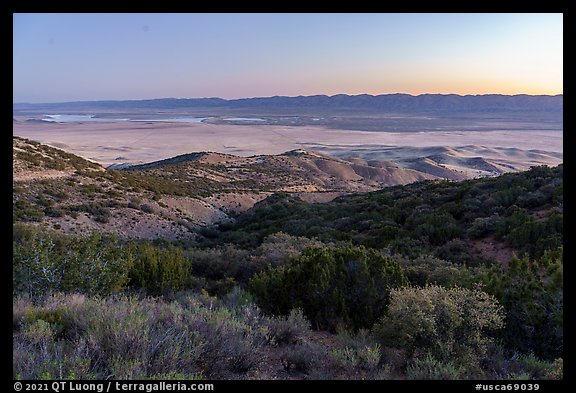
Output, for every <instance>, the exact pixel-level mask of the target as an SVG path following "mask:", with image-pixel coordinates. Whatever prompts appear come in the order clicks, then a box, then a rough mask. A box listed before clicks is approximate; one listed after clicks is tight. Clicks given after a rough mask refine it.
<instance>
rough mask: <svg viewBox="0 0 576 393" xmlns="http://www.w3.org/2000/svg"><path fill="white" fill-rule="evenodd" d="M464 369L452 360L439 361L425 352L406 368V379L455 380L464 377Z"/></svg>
mask: <svg viewBox="0 0 576 393" xmlns="http://www.w3.org/2000/svg"><path fill="white" fill-rule="evenodd" d="M465 374H466V370H465V368H464V367H463V366H462V365H455V364H454V363H452V362H445V363H442V362H439V361H438V360H436V359H434V357H432V355H430V354H427V355H426V356H425V357H424V358H423V359H416V360H414V361H413V362H412V363H411V364H409V365H408V367H407V368H406V379H417V380H422V379H425V380H455V379H465V378H466V375H465Z"/></svg>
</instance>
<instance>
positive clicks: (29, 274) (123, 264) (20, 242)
mask: <svg viewBox="0 0 576 393" xmlns="http://www.w3.org/2000/svg"><path fill="white" fill-rule="evenodd" d="M20 232H21V231H20ZM12 264H13V265H12V271H13V284H14V285H13V290H14V292H15V293H27V294H28V295H29V296H31V297H38V296H44V295H46V294H50V293H53V292H69V291H74V292H81V293H86V294H101V295H106V294H109V293H112V292H118V291H121V290H123V289H124V288H125V287H126V285H127V283H128V272H129V269H130V267H131V265H132V258H131V255H130V254H129V253H127V252H126V250H125V249H124V248H123V247H120V246H117V245H116V244H115V242H114V240H113V239H108V238H104V237H103V236H101V235H98V234H95V235H91V236H88V237H78V238H76V237H66V236H52V235H49V234H47V233H42V232H40V231H31V233H29V234H27V235H25V236H22V237H20V236H19V237H17V238H15V239H14V243H13V253H12Z"/></svg>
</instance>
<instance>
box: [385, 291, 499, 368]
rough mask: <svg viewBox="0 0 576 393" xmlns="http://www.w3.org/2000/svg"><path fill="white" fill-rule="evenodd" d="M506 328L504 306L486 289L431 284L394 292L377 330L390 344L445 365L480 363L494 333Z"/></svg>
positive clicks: (387, 344)
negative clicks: (452, 360) (483, 290)
mask: <svg viewBox="0 0 576 393" xmlns="http://www.w3.org/2000/svg"><path fill="white" fill-rule="evenodd" d="M503 326H504V314H503V312H502V307H501V306H500V305H499V304H498V302H497V301H496V300H495V299H494V298H493V297H492V296H490V295H488V294H486V293H484V292H482V291H480V290H469V289H464V288H458V287H454V288H449V289H446V288H444V287H441V286H436V285H429V286H426V287H423V288H400V289H394V290H392V292H391V294H390V305H389V307H388V310H387V312H386V315H385V316H384V317H383V318H382V319H381V320H380V321H379V322H378V323H377V324H376V325H375V326H374V334H375V336H376V337H377V338H378V339H379V340H380V341H381V343H382V345H384V346H392V347H396V348H405V349H408V350H409V351H410V352H411V353H413V354H416V353H430V354H431V355H432V356H433V357H434V358H435V359H437V360H439V361H443V362H444V361H449V360H451V359H459V361H462V362H469V363H476V362H477V361H478V360H479V359H480V358H482V357H483V356H484V355H485V352H486V349H487V344H488V343H490V342H491V338H490V336H489V334H490V333H491V332H492V331H494V330H497V329H500V328H502V327H503Z"/></svg>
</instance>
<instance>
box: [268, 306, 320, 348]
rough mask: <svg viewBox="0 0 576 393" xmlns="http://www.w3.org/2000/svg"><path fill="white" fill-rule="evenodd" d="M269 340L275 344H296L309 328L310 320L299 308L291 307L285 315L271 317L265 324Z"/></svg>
mask: <svg viewBox="0 0 576 393" xmlns="http://www.w3.org/2000/svg"><path fill="white" fill-rule="evenodd" d="M267 326H268V328H269V329H270V333H269V337H270V341H271V342H272V343H273V344H275V345H286V344H296V343H298V342H301V341H302V338H303V337H304V336H305V335H306V333H307V332H308V331H309V329H310V322H308V320H307V319H306V317H305V316H304V313H303V312H302V310H300V309H293V310H292V311H290V314H289V315H288V316H287V317H273V318H271V319H270V322H268V324H267Z"/></svg>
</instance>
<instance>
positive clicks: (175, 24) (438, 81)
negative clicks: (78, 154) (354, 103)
mask: <svg viewBox="0 0 576 393" xmlns="http://www.w3.org/2000/svg"><path fill="white" fill-rule="evenodd" d="M13 22H14V24H13V66H14V73H13V82H14V90H13V100H14V102H63V101H77V100H106V99H110V100H117V99H146V98H165V97H182V98H196V97H221V98H227V99H231V98H244V97H266V96H274V95H283V96H297V95H314V94H327V95H334V94H341V93H342V94H364V93H366V94H374V95H377V94H387V93H408V94H414V95H416V94H423V93H442V94H449V93H455V94H462V95H464V94H488V93H497V94H562V93H563V15H562V14H551V13H548V14H490V13H488V14H386V13H374V14H361V13H334V14H333V13H327V14H321V13H314V14H289V13H272V14H202V13H200V14H14V15H13Z"/></svg>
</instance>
